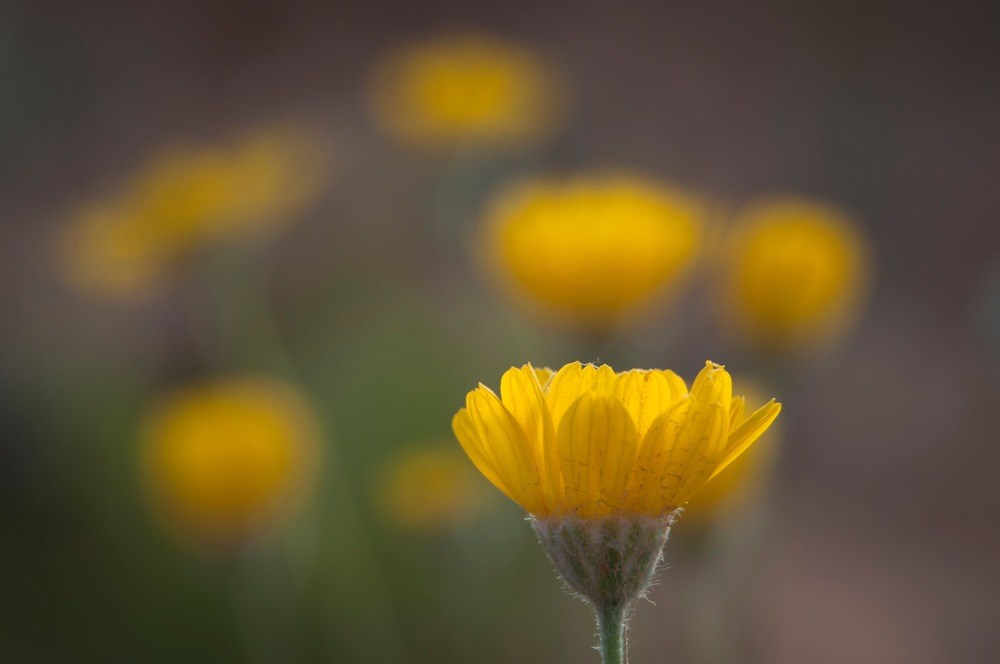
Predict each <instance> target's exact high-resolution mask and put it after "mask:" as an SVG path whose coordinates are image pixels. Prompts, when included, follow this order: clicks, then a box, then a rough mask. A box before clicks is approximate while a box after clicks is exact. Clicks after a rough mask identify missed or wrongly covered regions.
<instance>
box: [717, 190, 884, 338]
mask: <svg viewBox="0 0 1000 664" xmlns="http://www.w3.org/2000/svg"><path fill="white" fill-rule="evenodd" d="M721 265H722V273H723V274H722V283H721V286H722V298H721V299H722V304H723V306H724V311H725V313H726V315H727V318H728V321H729V322H730V323H731V324H732V325H733V326H734V327H735V329H736V330H737V331H739V332H740V333H742V334H743V335H744V336H745V337H746V338H747V339H748V340H749V341H750V342H752V343H753V344H755V345H757V346H759V347H762V348H765V349H767V350H788V349H791V348H794V347H801V346H808V345H815V344H819V343H822V342H824V341H828V340H830V339H831V338H833V337H834V336H836V334H837V333H838V332H840V331H841V330H843V329H844V327H845V325H846V324H847V323H849V322H850V321H851V320H852V319H853V317H854V315H855V314H856V313H857V311H858V309H859V307H860V304H861V299H862V297H863V295H864V294H865V291H866V286H867V281H868V273H869V255H868V246H867V243H866V241H865V238H864V236H863V235H862V234H861V233H860V232H859V231H858V230H857V228H856V226H855V224H854V222H853V221H852V220H851V219H850V218H849V217H848V216H847V215H846V214H845V213H843V212H841V211H840V210H837V209H835V208H833V207H830V206H828V205H825V204H822V203H819V202H815V201H810V200H807V199H803V198H776V199H769V200H762V201H759V202H758V203H756V204H754V205H752V206H750V207H749V208H748V209H747V210H746V212H744V213H743V215H742V216H741V218H740V219H739V220H738V221H737V222H736V224H735V226H734V228H733V230H732V233H731V236H730V239H729V243H728V246H727V253H726V254H725V256H724V260H722V261H721Z"/></svg>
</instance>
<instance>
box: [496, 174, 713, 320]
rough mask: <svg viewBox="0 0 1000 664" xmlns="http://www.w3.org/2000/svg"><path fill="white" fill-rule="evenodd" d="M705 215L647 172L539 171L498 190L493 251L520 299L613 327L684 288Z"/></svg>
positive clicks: (499, 270) (564, 317)
mask: <svg viewBox="0 0 1000 664" xmlns="http://www.w3.org/2000/svg"><path fill="white" fill-rule="evenodd" d="M704 218H705V209H704V207H703V206H702V204H701V203H700V202H699V201H698V200H696V199H694V198H692V197H689V196H688V195H687V194H685V193H682V192H680V191H678V190H675V189H673V188H670V187H667V186H662V185H660V184H657V183H655V182H652V181H649V180H645V179H643V178H640V177H630V176H606V177H597V176H593V177H580V178H577V179H573V180H568V181H564V182H560V181H551V180H547V179H538V180H535V181H530V182H527V183H524V184H520V185H517V186H514V187H512V188H511V189H509V190H507V191H504V192H502V193H501V195H500V196H499V197H498V198H497V200H496V202H495V203H494V205H493V206H492V207H491V209H490V210H489V212H488V214H487V218H486V222H485V237H484V253H485V256H484V260H485V261H486V262H487V263H488V264H489V265H490V266H491V267H492V268H493V271H494V272H495V273H496V275H497V276H498V278H499V280H500V281H501V283H502V284H503V285H505V286H506V287H507V290H509V291H510V292H511V294H512V295H513V297H515V298H516V299H518V300H521V301H524V302H525V303H526V304H527V305H529V306H531V307H533V308H534V309H536V310H538V311H539V312H541V313H543V314H548V315H549V316H550V317H555V318H557V319H561V320H564V321H567V322H570V323H573V324H576V325H578V326H581V327H584V328H589V329H598V330H603V329H607V328H608V327H610V326H612V325H614V324H615V323H616V322H619V321H620V320H621V319H622V318H625V317H627V316H630V315H634V314H636V313H638V312H640V311H642V310H643V309H646V308H649V307H650V306H652V305H653V304H655V303H657V302H659V301H662V299H663V298H665V297H666V296H668V295H670V294H671V293H672V292H673V291H674V290H676V289H677V287H678V285H679V283H680V282H681V281H682V279H683V277H684V276H685V275H686V273H687V272H688V270H689V268H690V267H691V265H692V264H693V262H694V259H695V257H696V255H697V252H698V248H699V245H700V242H701V239H702V235H703V224H704Z"/></svg>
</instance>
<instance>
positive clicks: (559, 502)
mask: <svg viewBox="0 0 1000 664" xmlns="http://www.w3.org/2000/svg"><path fill="white" fill-rule="evenodd" d="M780 409H781V406H780V404H777V403H775V402H774V400H773V399H772V400H771V401H769V402H768V403H767V404H765V405H764V406H762V407H761V408H759V409H757V410H756V411H754V412H753V413H750V414H747V413H746V411H745V405H744V399H743V397H740V396H733V386H732V381H731V379H730V377H729V374H728V373H726V371H725V369H724V368H723V367H721V366H719V365H717V364H713V363H711V362H708V363H706V366H705V368H704V369H703V370H702V371H701V373H699V374H698V377H697V378H695V381H694V383H693V384H692V385H691V389H690V390H688V388H687V386H686V385H685V384H684V381H683V380H681V379H680V378H679V377H678V376H677V374H675V373H673V372H672V371H641V370H632V371H626V372H623V373H619V374H616V373H615V372H614V371H613V370H612V369H611V367H609V366H606V365H603V366H599V367H598V366H593V365H586V366H584V365H581V364H580V363H578V362H575V363H573V364H567V365H566V366H564V367H563V368H562V369H560V370H559V371H557V372H555V373H553V372H551V371H549V370H547V369H534V368H532V367H531V366H530V365H525V366H523V367H521V368H511V369H510V370H509V371H507V372H506V373H505V374H504V375H503V378H502V379H501V381H500V396H499V397H498V396H497V395H496V394H495V393H494V392H493V391H491V390H490V389H489V388H488V387H485V386H484V385H480V386H479V387H478V388H476V389H475V390H473V391H472V392H470V393H469V395H468V397H467V398H466V407H465V408H463V409H461V410H460V411H458V413H457V414H456V415H455V417H454V419H453V421H452V427H453V428H454V430H455V435H456V436H457V437H458V440H459V442H460V443H461V444H462V447H463V448H464V449H465V452H466V454H468V455H469V458H470V459H471V460H472V462H473V463H474V464H475V466H476V467H477V468H478V469H479V471H480V472H481V473H482V474H483V475H485V476H486V478H487V479H489V480H490V482H492V483H493V484H494V485H495V486H496V487H497V488H498V489H500V490H501V491H502V492H503V493H505V494H506V495H507V496H508V497H509V498H511V499H512V500H514V501H515V502H516V503H518V504H520V505H521V506H522V507H523V508H524V509H525V510H527V511H528V513H529V514H531V524H532V527H533V528H534V529H535V533H536V534H537V535H538V540H539V542H540V543H541V545H542V547H543V548H544V549H545V552H546V554H547V555H548V556H549V559H550V560H551V561H552V562H553V564H554V565H555V566H556V569H557V570H558V571H559V574H560V576H561V577H562V579H563V581H565V582H566V584H567V585H568V586H569V587H570V588H572V589H573V590H574V591H576V592H577V593H579V595H580V596H581V597H583V598H584V599H586V600H587V601H588V602H590V603H591V604H592V605H593V606H594V609H595V611H596V612H597V617H598V627H599V632H600V638H601V644H600V649H601V653H602V655H603V657H604V661H605V662H615V663H619V662H623V661H624V653H625V643H624V640H625V623H626V621H627V619H628V617H629V615H630V614H631V612H632V611H633V610H634V608H635V604H636V601H637V600H638V598H639V597H641V596H642V595H643V594H644V593H646V592H648V590H649V588H650V585H651V583H652V578H653V575H654V573H655V571H656V566H657V564H658V563H659V561H660V558H661V555H662V550H663V547H664V545H665V544H666V541H667V537H668V534H669V532H670V526H671V524H672V523H673V520H674V517H675V515H676V513H677V510H678V508H680V507H682V506H683V505H685V504H686V503H687V502H688V500H690V499H691V497H692V496H694V495H695V493H697V492H698V490H699V489H701V488H702V487H703V486H704V485H705V484H706V483H707V482H708V481H709V480H710V479H712V478H713V477H715V476H716V475H718V474H719V473H720V472H721V471H722V470H723V469H725V468H726V466H728V465H729V464H730V463H732V462H733V461H734V460H736V458H737V457H739V456H740V455H741V454H742V453H743V452H744V451H746V449H747V448H748V447H750V445H751V444H752V443H753V442H754V441H755V440H756V439H757V438H759V437H760V435H761V434H762V433H763V432H764V431H765V430H766V429H767V428H768V427H769V426H770V425H771V423H772V422H773V421H774V419H775V418H776V417H777V416H778V412H779V411H780Z"/></svg>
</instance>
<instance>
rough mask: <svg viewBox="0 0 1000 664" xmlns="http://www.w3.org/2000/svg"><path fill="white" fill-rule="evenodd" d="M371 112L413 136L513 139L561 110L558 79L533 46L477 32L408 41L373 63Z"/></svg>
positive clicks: (547, 124) (531, 133) (540, 128)
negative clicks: (376, 63) (534, 50)
mask: <svg viewBox="0 0 1000 664" xmlns="http://www.w3.org/2000/svg"><path fill="white" fill-rule="evenodd" d="M370 93H371V94H370V97H371V104H372V108H373V110H374V114H375V119H376V120H377V121H378V122H379V124H380V125H381V126H382V128H383V129H384V130H385V131H386V132H387V133H389V134H391V135H392V136H393V137H395V138H397V139H399V140H401V141H403V142H406V143H410V144H419V145H442V144H443V145H455V144H461V143H479V144H483V143H489V144H505V143H518V142H522V141H526V140H529V139H533V138H536V137H539V136H541V135H543V134H545V133H547V132H548V131H549V130H550V129H551V128H552V127H553V125H554V124H555V123H556V122H557V120H558V119H559V116H560V115H561V108H560V107H561V105H562V103H563V101H564V99H563V97H564V93H563V85H562V79H561V78H560V76H559V75H558V73H557V72H556V70H555V68H554V67H553V66H552V65H551V64H549V63H548V62H546V61H545V59H543V58H542V57H541V56H539V55H538V54H536V53H534V52H532V51H531V50H530V49H528V48H525V47H523V46H519V45H516V44H508V43H505V42H502V41H499V40H497V39H493V38H491V37H487V36H483V35H476V34H457V35H450V36H443V37H440V38H438V39H433V40H430V41H425V42H420V43H415V44H411V45H408V46H405V47H403V48H400V49H398V50H396V51H395V52H392V53H390V54H389V55H387V56H386V57H385V58H384V59H383V60H382V61H381V62H380V63H379V65H378V66H377V67H376V68H375V71H374V74H373V76H372V81H371V86H370Z"/></svg>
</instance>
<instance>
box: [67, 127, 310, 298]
mask: <svg viewBox="0 0 1000 664" xmlns="http://www.w3.org/2000/svg"><path fill="white" fill-rule="evenodd" d="M328 168H329V159H328V157H327V155H326V153H325V152H324V151H323V149H322V148H321V146H320V144H319V142H318V138H317V137H316V136H312V135H310V134H309V133H308V132H305V131H304V130H302V129H301V128H297V127H295V126H292V125H273V126H268V127H262V128H259V129H257V130H255V131H253V132H249V133H247V134H245V135H243V136H241V137H240V138H238V139H237V140H235V141H233V142H232V143H231V144H229V145H218V146H213V145H173V146H168V147H165V148H162V149H161V150H159V151H158V152H155V153H154V154H153V156H152V157H151V158H150V160H149V161H148V162H147V163H146V164H145V165H144V166H143V168H142V169H141V170H140V171H139V173H138V174H137V175H135V176H134V177H132V178H130V179H129V180H127V181H126V182H124V183H123V184H122V186H121V191H120V192H119V194H118V195H117V196H114V197H109V198H108V199H107V200H104V201H99V202H91V203H86V204H84V205H83V206H82V208H81V210H80V211H79V212H78V213H77V214H76V215H75V216H74V217H73V218H72V219H71V220H70V221H69V223H67V224H66V225H65V226H64V227H63V229H62V231H61V233H60V234H59V235H58V236H57V238H56V258H57V267H58V268H59V271H60V274H61V275H62V276H63V277H64V279H65V281H66V282H67V283H68V284H69V285H71V286H73V287H74V288H76V289H78V290H80V291H83V292H86V293H90V294H93V295H97V296H103V297H111V298H136V297H140V296H144V295H149V294H150V293H151V292H152V291H154V290H155V289H156V288H158V287H159V286H161V285H162V281H163V279H164V278H165V277H166V276H167V273H168V272H169V271H170V270H171V269H173V268H174V267H176V265H177V263H178V262H179V261H180V260H181V259H183V258H185V257H186V256H187V255H188V254H189V253H190V252H191V251H192V250H194V249H196V248H197V247H199V246H201V245H205V244H210V243H215V242H220V241H224V240H227V239H230V240H231V239H234V238H240V237H259V236H261V235H263V234H267V233H270V232H272V231H273V230H275V229H277V228H279V227H281V226H283V225H284V224H286V223H288V222H290V221H292V220H293V219H294V217H295V214H296V213H297V212H298V211H299V210H300V209H301V208H302V207H303V206H305V205H306V204H308V203H309V202H310V201H311V200H314V199H315V198H316V196H317V195H318V193H319V192H320V190H321V187H322V184H323V182H324V181H325V179H326V177H327V174H328Z"/></svg>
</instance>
